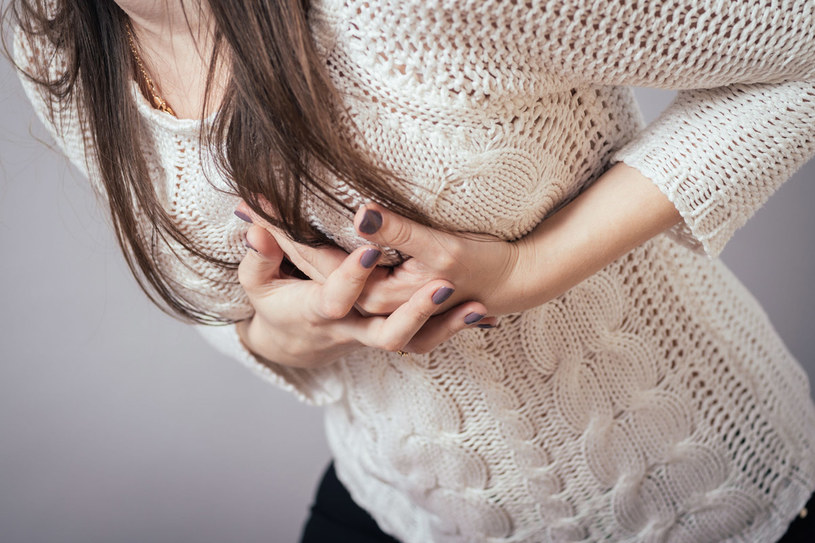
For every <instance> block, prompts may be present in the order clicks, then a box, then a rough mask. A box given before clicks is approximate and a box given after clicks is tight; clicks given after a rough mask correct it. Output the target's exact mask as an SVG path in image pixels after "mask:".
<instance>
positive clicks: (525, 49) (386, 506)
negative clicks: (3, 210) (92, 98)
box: [17, 0, 815, 543]
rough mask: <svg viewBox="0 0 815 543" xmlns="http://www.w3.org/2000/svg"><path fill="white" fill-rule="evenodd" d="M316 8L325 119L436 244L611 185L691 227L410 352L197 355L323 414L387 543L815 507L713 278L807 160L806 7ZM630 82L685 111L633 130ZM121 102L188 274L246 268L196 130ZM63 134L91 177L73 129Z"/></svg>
mask: <svg viewBox="0 0 815 543" xmlns="http://www.w3.org/2000/svg"><path fill="white" fill-rule="evenodd" d="M313 4H314V6H313V8H312V12H311V16H312V26H313V30H314V37H315V40H316V42H317V44H318V47H319V50H320V51H321V54H322V55H324V57H325V59H326V63H327V65H328V67H329V70H330V73H331V75H332V77H333V79H334V82H335V84H336V85H337V87H338V88H339V89H340V91H341V92H342V93H343V96H344V97H345V105H346V106H347V108H348V112H349V114H350V115H349V117H348V118H347V119H346V120H345V122H346V123H350V122H353V123H354V124H355V125H356V127H357V128H358V137H360V138H362V139H363V140H364V141H362V142H360V143H361V144H363V145H365V146H367V147H368V148H369V149H370V150H371V154H372V156H373V157H374V158H375V160H377V161H378V163H380V164H381V165H383V166H386V167H387V168H390V169H391V170H392V171H394V172H396V173H398V174H399V175H401V176H402V177H404V178H407V179H409V180H411V181H413V182H415V183H416V184H417V185H418V186H417V187H416V188H415V189H414V190H415V192H414V193H413V196H414V201H415V203H416V205H417V206H418V207H419V208H420V209H421V210H423V211H425V212H427V213H428V214H430V215H432V216H433V217H435V218H436V219H438V220H439V221H441V222H443V223H445V224H447V225H449V226H452V227H454V228H457V229H460V230H466V231H470V232H489V233H492V234H496V235H499V236H501V237H503V238H505V239H515V238H518V237H521V236H523V235H524V234H526V233H527V232H529V231H530V230H531V229H532V228H533V227H534V226H535V225H536V224H537V223H538V222H540V221H541V220H542V219H544V218H545V217H546V216H547V215H548V214H550V213H551V212H552V211H553V210H555V209H556V208H557V207H558V206H559V205H562V204H563V203H564V202H566V201H568V200H569V199H570V198H572V197H574V196H575V195H576V194H577V193H579V192H580V191H581V189H583V188H585V187H586V186H587V184H589V183H591V182H592V181H593V180H594V179H596V178H597V177H598V176H599V175H600V174H601V173H602V172H603V171H604V170H605V169H607V168H608V166H609V165H610V164H611V163H612V162H614V161H625V162H626V163H627V164H629V165H631V166H633V167H636V168H638V169H639V170H640V171H642V172H643V173H644V174H646V175H647V176H648V177H650V178H652V179H653V181H654V183H656V184H657V185H658V186H659V187H660V189H661V190H662V191H663V192H664V193H665V194H666V195H667V196H668V197H669V198H670V199H671V201H672V202H673V203H674V204H675V205H676V206H677V208H678V209H679V211H680V212H681V214H682V216H683V218H684V222H683V223H681V224H680V226H677V227H675V228H673V229H672V230H671V231H670V232H669V233H667V234H665V235H660V236H657V237H656V238H654V239H652V240H651V241H649V242H647V243H645V244H644V245H642V246H641V247H639V248H637V249H634V250H633V251H631V252H630V253H628V254H627V255H625V256H623V257H621V258H619V259H618V260H617V261H615V262H613V263H612V264H610V265H608V266H607V267H606V268H604V269H603V270H601V271H600V272H598V273H597V274H595V275H594V276H592V277H590V278H589V279H587V280H586V281H584V282H583V283H581V284H579V285H578V286H576V287H574V288H572V289H571V290H569V291H568V292H566V293H565V294H563V295H562V296H559V297H557V298H556V299H554V300H552V301H550V302H548V303H546V304H544V305H542V306H540V307H538V308H535V309H533V310H530V311H527V312H524V313H521V314H513V315H509V316H506V317H504V318H503V319H502V321H501V325H500V327H499V328H497V329H494V330H468V331H465V332H462V333H460V334H459V335H457V336H456V337H454V338H453V339H451V340H450V341H448V342H447V343H445V344H444V345H442V346H440V347H439V348H438V349H436V350H435V351H433V352H432V353H430V354H428V355H424V356H418V355H414V356H413V357H412V358H402V357H399V356H398V355H394V354H391V353H387V352H382V351H376V350H372V349H368V350H361V351H359V352H358V353H357V354H355V355H352V356H348V357H347V358H345V359H343V360H341V361H340V362H338V363H336V364H333V365H331V366H329V367H327V368H323V369H320V370H314V371H309V370H300V369H289V368H284V367H278V366H275V365H273V364H268V365H264V364H261V363H259V362H258V361H257V360H255V359H254V358H253V357H252V356H251V355H250V354H249V353H247V352H246V351H244V350H243V349H242V348H241V347H240V344H239V342H238V341H237V337H236V335H235V332H234V327H202V332H203V333H204V334H205V335H206V336H207V337H208V338H209V339H210V341H212V342H213V343H215V344H216V345H218V346H219V348H221V349H222V350H224V351H225V352H228V353H230V354H232V355H233V356H235V357H236V358H238V359H239V360H241V361H243V362H244V363H246V364H247V365H249V366H250V367H252V368H254V369H256V370H257V371H258V372H259V373H260V374H261V375H263V376H265V377H266V378H268V379H269V380H270V381H272V382H273V383H275V384H277V385H279V386H281V387H283V388H286V389H288V390H291V391H293V392H294V393H296V394H298V395H299V396H300V397H301V398H302V399H304V400H305V401H309V402H312V403H315V404H322V405H324V406H325V414H326V425H327V431H328V437H329V442H330V446H331V448H332V450H333V453H334V455H335V458H336V466H337V470H338V473H339V476H340V478H341V479H342V481H343V482H344V483H345V484H346V486H347V487H348V488H349V490H350V492H351V494H352V495H353V497H354V499H355V500H356V501H357V502H358V503H359V504H360V505H362V506H363V507H365V508H366V509H367V510H369V511H370V512H371V514H372V515H373V516H374V518H375V519H376V520H377V521H378V522H379V524H380V526H381V527H382V528H383V529H384V530H385V531H386V532H389V533H391V534H393V535H394V536H396V537H397V538H399V539H400V540H402V541H405V542H406V543H427V542H481V541H489V542H499V541H501V542H504V541H506V542H509V541H512V542H522V541H523V542H544V541H578V540H581V541H672V542H673V541H675V542H692V543H700V542H701V543H704V542H712V541H753V542H769V541H774V540H775V539H777V538H778V537H780V536H781V534H782V533H783V532H784V530H785V529H786V525H787V524H788V523H789V522H790V520H791V518H792V517H793V516H794V515H795V514H796V513H797V512H798V510H799V509H800V507H801V506H802V505H803V503H804V502H805V501H806V498H807V497H808V496H809V495H810V493H811V492H812V491H813V489H815V409H814V408H813V404H812V402H811V400H810V397H809V389H808V385H807V378H806V375H805V373H804V372H803V371H802V369H801V367H800V366H799V365H798V364H797V362H796V361H795V360H794V359H793V358H792V357H791V356H790V354H789V353H788V351H787V350H786V349H785V347H784V345H783V344H782V342H781V341H780V339H779V338H778V336H777V335H776V333H775V331H774V330H773V328H772V325H771V324H770V322H768V319H767V317H766V315H765V314H764V313H763V311H762V309H761V308H760V307H759V305H758V304H757V303H756V301H755V300H754V299H753V298H752V297H751V295H750V294H749V293H748V292H747V291H746V290H745V289H744V287H743V286H742V285H741V284H740V283H739V282H738V281H737V280H736V279H735V278H734V277H733V275H732V274H731V273H730V272H729V271H728V270H727V269H726V268H725V267H724V265H723V264H722V263H721V262H720V261H719V260H718V259H716V258H713V257H715V256H716V255H717V254H718V253H719V252H720V251H721V249H722V247H723V246H724V245H725V243H726V242H727V240H728V239H729V238H730V236H731V235H732V233H733V232H734V231H735V230H736V229H737V228H738V227H739V226H741V225H742V224H743V223H744V222H745V221H746V220H747V219H748V218H749V217H750V216H751V215H752V213H753V212H754V211H755V210H756V209H757V208H758V207H760V206H761V205H762V203H763V202H764V201H765V200H766V199H767V198H768V197H769V196H770V194H771V193H772V192H773V191H774V190H775V189H776V188H777V187H778V186H779V185H780V184H781V183H782V182H783V181H784V180H786V179H787V178H788V177H789V176H790V175H791V174H792V172H793V171H794V170H795V169H796V168H798V167H799V166H800V165H801V164H803V163H804V162H805V161H806V160H807V158H808V157H810V156H812V155H813V153H815V2H813V1H812V0H776V1H759V0H742V1H726V2H725V1H712V0H711V1H696V0H666V1H661V2H659V1H645V0H640V1H634V0H621V1H618V2H608V1H605V0H597V1H590V0H565V1H552V2H543V1H537V0H529V1H526V2H520V1H517V0H506V1H498V0H484V1H479V2H465V1H460V2H456V1H448V2H422V1H419V0H399V1H395V0H390V1H388V0H381V1H380V0H344V1H340V0H322V1H315V2H313ZM17 51H18V58H19V59H20V60H21V61H22V62H23V64H25V65H28V66H37V65H41V64H42V63H43V59H45V58H48V56H49V54H50V53H49V51H48V48H47V46H45V45H43V44H37V43H30V42H25V41H24V40H20V41H19V43H18V45H17ZM51 69H52V70H59V69H60V65H59V56H57V62H56V63H55V64H54V65H53V66H52V67H51ZM627 85H636V86H652V87H660V88H673V89H679V90H680V92H679V96H678V98H677V99H676V101H675V102H674V103H673V104H672V105H671V106H670V107H669V109H668V110H667V111H666V112H665V113H663V114H662V116H661V117H660V118H659V119H658V120H657V121H655V122H654V123H653V124H651V125H650V126H649V127H647V128H645V129H644V130H643V129H642V122H641V120H640V115H639V113H638V110H637V107H636V105H635V103H634V99H633V98H632V94H631V92H630V91H629V90H628V89H627V88H625V86H627ZM27 91H28V92H29V95H30V97H31V100H32V102H33V103H34V105H35V107H36V109H37V111H38V113H39V114H40V115H44V112H45V108H44V103H43V99H42V98H41V97H40V96H39V94H38V93H37V92H36V90H35V89H33V88H32V87H31V86H30V85H28V84H27ZM133 95H134V99H135V100H137V101H138V104H139V111H140V114H141V115H142V116H143V119H144V128H145V142H144V145H145V149H146V150H147V151H148V160H149V165H150V168H151V174H152V176H153V179H154V180H155V183H156V186H157V187H158V189H159V192H160V194H161V195H162V198H163V199H164V202H165V205H166V206H167V209H168V210H169V211H170V213H171V214H172V216H173V217H175V219H176V220H177V222H178V224H179V225H180V226H181V228H182V229H184V230H185V231H186V232H188V233H191V234H192V237H193V238H194V239H195V240H197V241H198V243H199V244H200V245H201V246H202V247H204V248H205V249H206V250H208V251H210V252H212V253H213V254H217V255H219V256H221V257H227V258H231V259H233V260H235V261H238V260H240V258H241V257H242V255H243V253H244V247H243V243H242V233H243V231H244V230H245V225H244V224H243V223H241V222H240V221H239V220H237V219H236V218H234V217H233V215H232V211H233V210H234V208H235V205H236V202H237V200H236V198H235V197H233V196H230V195H225V194H222V193H220V192H219V191H218V190H217V189H219V188H224V187H225V186H226V185H225V182H224V180H223V179H222V178H220V177H219V175H218V173H217V172H216V171H214V169H213V168H212V163H211V159H210V158H209V155H208V154H207V153H206V150H204V152H203V153H199V146H198V139H197V137H198V129H199V126H200V123H199V122H198V121H193V120H178V119H175V118H173V117H171V116H169V115H167V114H164V113H160V112H158V111H155V110H153V109H151V108H150V106H149V105H148V104H147V103H146V101H145V100H144V99H143V98H142V97H141V95H140V94H139V93H138V91H136V90H135V86H134V91H133ZM55 124H56V126H54V127H52V128H54V134H55V136H56V138H57V141H58V142H59V143H60V145H62V146H63V148H64V150H65V152H66V153H67V154H68V156H69V157H71V159H72V160H73V161H74V162H75V163H76V164H77V166H78V167H80V168H82V169H83V170H85V171H86V172H89V175H90V177H91V179H92V180H94V179H95V178H96V174H95V168H94V165H93V157H92V156H90V160H86V156H85V147H84V145H83V141H86V137H87V135H83V134H82V132H81V130H80V128H79V125H78V123H77V122H76V111H75V110H72V109H71V108H68V109H67V110H65V111H63V112H61V113H60V114H59V115H58V118H57V119H56V123H55ZM90 155H92V153H90ZM207 177H208V179H207ZM327 182H329V183H331V184H333V185H334V187H335V189H336V190H337V191H338V192H339V193H340V194H342V195H344V197H346V199H347V200H348V201H349V202H352V203H354V202H360V200H359V198H358V196H357V195H355V194H354V193H353V192H351V191H349V190H348V189H347V187H345V186H344V185H343V184H342V183H340V182H338V181H337V180H335V179H328V180H327ZM311 209H312V211H311V214H310V216H311V219H312V220H313V222H314V223H315V224H317V225H319V226H320V227H321V228H323V229H324V230H325V231H327V232H328V233H329V234H330V235H331V236H332V237H333V238H334V239H335V240H336V241H337V243H339V244H340V245H342V246H343V247H345V248H347V249H350V248H352V247H353V246H355V245H356V244H358V243H360V240H358V239H356V238H355V237H354V235H353V229H352V224H351V220H350V217H349V216H347V215H346V214H344V213H341V212H337V211H335V210H332V209H326V208H325V207H324V206H320V205H317V204H313V205H312V208H311ZM705 253H706V254H705ZM161 264H162V265H163V266H165V267H166V268H167V269H168V270H171V272H172V273H173V275H174V277H175V278H176V279H177V280H178V281H179V283H180V284H181V285H183V286H184V288H185V289H187V291H188V293H189V296H190V297H191V298H192V299H193V300H194V301H195V302H197V303H200V304H203V305H205V306H206V307H208V308H210V310H212V311H215V312H218V313H220V314H221V315H223V316H226V317H231V318H241V317H246V316H248V315H250V314H251V307H250V306H249V305H248V304H247V301H246V298H245V296H244V295H243V293H242V291H241V289H240V286H239V285H238V284H237V281H236V280H235V277H234V275H233V274H232V273H231V272H225V271H223V270H221V269H218V268H216V267H213V266H210V265H207V264H203V263H201V262H199V261H196V260H194V259H188V262H187V263H186V265H182V264H181V263H179V261H178V259H177V258H176V257H174V256H172V253H171V252H170V251H168V250H165V252H164V254H163V256H162V257H161Z"/></svg>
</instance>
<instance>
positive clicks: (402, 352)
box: [396, 351, 410, 356]
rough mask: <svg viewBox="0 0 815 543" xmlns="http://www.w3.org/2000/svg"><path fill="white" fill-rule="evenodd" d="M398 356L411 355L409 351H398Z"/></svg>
mask: <svg viewBox="0 0 815 543" xmlns="http://www.w3.org/2000/svg"><path fill="white" fill-rule="evenodd" d="M396 354H398V355H399V356H407V355H408V354H410V353H408V352H407V351H396Z"/></svg>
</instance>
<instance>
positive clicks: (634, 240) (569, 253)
mask: <svg viewBox="0 0 815 543" xmlns="http://www.w3.org/2000/svg"><path fill="white" fill-rule="evenodd" d="M680 220H681V216H680V215H679V212H678V211H677V210H676V207H675V206H674V205H673V204H672V203H671V202H670V200H668V198H667V197H666V196H665V195H664V194H663V193H662V192H661V191H660V190H659V188H658V187H657V186H656V185H655V184H654V183H653V182H652V181H651V180H650V179H648V178H647V177H645V176H644V175H642V174H641V173H640V172H639V171H638V170H636V169H634V168H631V167H630V166H627V165H625V164H623V163H619V164H617V165H615V166H613V167H612V168H610V169H609V170H608V171H607V172H606V173H605V174H603V175H602V176H601V177H600V178H599V179H598V180H597V181H596V182H595V183H594V184H593V185H592V186H591V187H589V188H588V189H586V190H585V191H584V192H583V193H581V194H580V195H579V196H577V197H576V198H575V199H574V200H572V201H571V202H569V203H568V204H567V205H566V206H564V207H563V208H562V209H560V210H558V211H557V212H556V213H555V214H553V215H552V216H551V217H548V218H546V219H545V220H544V221H542V222H541V223H540V225H538V226H537V227H536V228H535V230H533V231H532V232H531V233H530V234H529V235H528V236H526V237H524V238H523V239H521V240H519V241H518V242H516V244H517V246H518V266H517V267H516V272H515V274H514V275H515V278H514V279H513V282H512V283H513V284H515V285H518V291H517V292H516V293H514V296H515V297H516V298H517V299H518V300H519V308H518V309H519V310H520V309H528V308H531V307H535V306H538V305H541V304H543V303H545V302H547V301H549V300H551V299H553V298H555V297H556V296H558V295H560V294H562V293H564V292H566V291H567V290H569V289H570V288H571V287H573V286H575V285H577V284H578V283H580V282H581V281H583V280H584V279H586V278H587V277H589V276H591V275H593V274H594V273H596V272H597V271H599V270H601V269H602V268H603V267H605V266H606V265H608V264H609V263H611V262H613V261H614V260H615V259H617V258H619V257H620V256H622V255H624V254H626V253H627V252H629V251H630V250H631V249H633V248H635V247H637V246H639V245H641V244H642V243H644V242H646V241H647V240H649V239H651V238H652V237H654V236H656V235H657V234H659V233H660V232H663V231H664V230H666V229H667V228H669V227H671V226H673V225H674V224H676V223H677V222H679V221H680Z"/></svg>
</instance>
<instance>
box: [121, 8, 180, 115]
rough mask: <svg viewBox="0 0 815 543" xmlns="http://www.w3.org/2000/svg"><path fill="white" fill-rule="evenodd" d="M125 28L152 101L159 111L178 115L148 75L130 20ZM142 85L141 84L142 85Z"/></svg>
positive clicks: (134, 57)
mask: <svg viewBox="0 0 815 543" xmlns="http://www.w3.org/2000/svg"><path fill="white" fill-rule="evenodd" d="M125 29H126V30H127V41H128V42H129V43H130V50H131V51H132V52H133V59H134V60H135V61H136V66H138V67H139V71H140V72H141V75H142V77H143V78H144V79H143V83H144V88H145V89H146V90H147V92H148V93H149V94H150V96H149V98H150V103H151V104H152V105H153V107H154V108H156V109H157V110H159V111H164V112H165V113H169V114H170V115H172V116H173V117H177V115H176V114H175V111H173V108H171V107H170V104H168V103H167V100H165V99H164V98H162V97H161V95H159V93H158V91H157V90H156V84H155V83H153V80H152V79H150V76H149V75H147V70H145V68H144V63H143V62H142V60H141V57H140V56H139V52H138V50H137V49H136V41H135V40H134V39H133V30H132V29H131V25H130V21H128V22H127V23H125ZM140 86H141V85H140Z"/></svg>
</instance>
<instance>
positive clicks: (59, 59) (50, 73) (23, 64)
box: [13, 27, 105, 199]
mask: <svg viewBox="0 0 815 543" xmlns="http://www.w3.org/2000/svg"><path fill="white" fill-rule="evenodd" d="M13 47H14V63H15V64H16V65H17V67H18V68H19V70H18V71H17V74H18V76H19V78H20V83H21V85H22V87H23V90H24V91H25V94H26V97H27V98H28V100H29V102H30V103H31V105H32V107H33V109H34V113H35V114H36V115H37V118H38V119H39V120H40V122H42V124H43V125H44V126H45V128H46V130H48V133H49V134H50V135H51V137H52V138H53V139H54V141H55V142H56V144H57V147H58V148H59V150H60V151H62V153H63V154H64V155H65V156H66V157H67V158H68V160H70V162H71V164H73V165H74V166H75V167H76V168H77V169H78V170H79V171H80V172H81V173H82V175H84V176H85V177H86V178H87V179H88V180H89V181H90V183H91V186H92V187H93V189H94V192H95V193H96V195H97V197H99V198H102V199H104V198H105V191H104V189H103V187H102V184H101V181H100V180H101V176H100V175H99V174H98V169H97V168H96V166H95V154H94V153H93V152H92V149H93V145H91V143H90V141H88V134H87V133H86V131H85V130H83V127H82V121H81V119H80V115H79V108H78V105H77V94H76V93H74V95H73V96H72V97H71V99H70V100H69V101H67V102H65V103H63V104H59V103H56V102H52V101H51V100H50V99H49V97H48V96H47V95H46V91H45V90H44V89H43V88H41V87H40V86H39V85H38V84H37V83H35V82H34V81H32V80H31V79H30V77H29V76H28V75H26V74H29V75H33V76H35V77H44V78H47V79H49V80H53V79H55V78H56V77H57V76H58V75H60V74H62V73H64V72H65V71H66V69H67V67H66V65H65V60H64V57H63V56H62V55H60V54H58V52H57V49H56V48H55V47H54V46H53V44H51V43H49V42H48V41H47V40H46V39H45V38H44V37H35V38H31V37H29V36H27V35H26V34H25V33H24V32H23V31H22V30H21V29H20V28H19V27H17V28H15V31H14V41H13ZM88 151H91V152H88Z"/></svg>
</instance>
